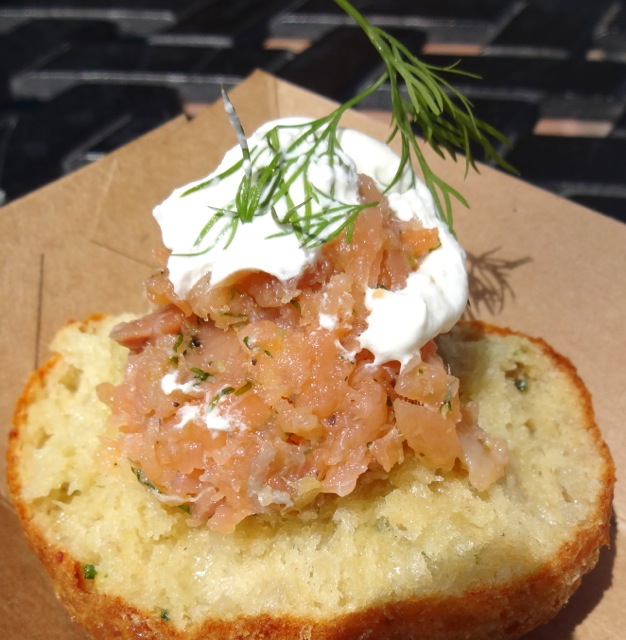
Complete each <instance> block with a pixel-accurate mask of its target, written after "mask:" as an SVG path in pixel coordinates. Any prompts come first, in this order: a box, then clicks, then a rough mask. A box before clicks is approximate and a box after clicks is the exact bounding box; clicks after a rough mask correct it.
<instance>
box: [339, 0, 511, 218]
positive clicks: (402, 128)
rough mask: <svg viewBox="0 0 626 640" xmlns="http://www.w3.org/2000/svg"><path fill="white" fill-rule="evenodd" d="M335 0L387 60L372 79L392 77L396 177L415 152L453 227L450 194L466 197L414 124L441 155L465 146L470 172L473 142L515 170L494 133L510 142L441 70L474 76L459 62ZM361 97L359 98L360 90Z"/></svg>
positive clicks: (453, 153)
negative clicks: (416, 49) (422, 50)
mask: <svg viewBox="0 0 626 640" xmlns="http://www.w3.org/2000/svg"><path fill="white" fill-rule="evenodd" d="M334 1H335V4H337V5H338V6H339V7H340V8H341V9H342V10H343V11H344V12H345V13H347V14H348V15H349V16H350V17H351V18H352V19H353V20H354V21H355V22H356V23H357V25H358V26H359V27H361V29H362V30H363V32H364V33H365V35H366V36H367V37H368V39H369V41H370V42H371V43H372V45H373V46H374V47H375V48H376V50H377V51H378V53H379V54H380V57H381V58H382V60H383V62H384V65H385V72H384V73H383V75H382V76H381V77H380V78H379V79H378V81H377V82H376V83H374V84H375V85H378V86H380V85H382V84H383V83H385V82H388V83H389V87H390V96H391V126H392V132H391V135H390V136H389V139H388V141H391V140H392V139H393V138H394V137H395V136H396V135H398V134H399V135H400V138H401V144H402V151H401V162H400V166H399V167H398V172H397V174H396V177H395V181H397V180H398V179H399V178H400V176H401V174H402V172H403V171H404V169H405V168H406V166H407V165H410V166H411V167H412V166H413V163H412V153H413V154H414V155H415V158H416V159H417V162H418V165H419V167H420V170H421V173H422V176H423V179H424V182H425V184H426V186H427V187H428V189H429V191H430V192H431V194H432V196H433V199H434V201H435V204H436V206H437V210H438V212H439V214H440V215H441V217H442V218H443V219H444V221H445V222H446V223H447V225H448V227H449V228H450V229H451V230H453V220H452V198H454V199H456V200H458V201H459V202H460V203H461V204H463V205H464V206H466V207H467V206H468V203H467V201H466V200H465V198H464V197H463V196H462V195H461V194H460V193H459V192H458V191H457V190H456V189H454V188H453V187H452V186H451V185H449V184H448V183H446V182H445V180H443V179H442V178H441V177H439V176H437V175H436V174H435V173H434V172H433V171H432V170H431V168H430V166H429V164H428V162H427V160H426V158H425V156H424V154H423V152H422V149H421V147H420V144H419V143H418V141H417V139H416V137H415V128H417V129H419V131H420V132H421V136H422V138H423V139H424V141H425V142H426V143H427V144H428V145H430V147H431V148H432V149H433V150H434V151H435V152H436V153H437V154H438V155H439V156H440V157H445V153H444V152H447V153H448V154H449V155H450V157H451V158H452V159H453V160H456V153H457V151H461V152H462V153H463V154H464V155H465V162H466V173H467V172H468V171H469V169H470V168H472V169H474V170H475V171H477V170H478V169H477V166H476V162H475V160H474V155H473V152H472V147H471V144H472V142H476V143H478V144H479V145H480V146H481V147H482V150H483V153H484V156H485V159H486V160H493V161H495V162H496V163H497V164H498V165H500V166H501V167H503V168H504V169H506V170H508V171H511V172H515V169H514V168H513V167H512V166H511V165H510V164H509V163H507V162H506V160H504V158H502V157H501V155H500V154H499V153H498V151H497V150H496V149H495V148H494V146H493V144H492V142H491V139H490V138H493V139H495V140H497V141H499V142H502V143H504V144H507V143H508V141H507V138H506V136H504V135H503V134H502V133H500V132H499V131H498V130H496V129H495V128H494V127H492V126H491V125H489V124H487V123H486V122H483V121H482V120H479V119H478V118H476V117H475V116H474V114H473V112H472V103H471V102H470V101H469V100H468V99H467V98H466V97H465V96H464V95H463V94H462V93H461V92H459V91H458V90H457V89H455V88H454V87H453V86H452V84H451V83H450V82H448V80H446V79H445V78H444V76H443V74H446V73H448V74H458V75H464V76H469V77H475V76H473V74H470V73H467V72H465V71H462V70H460V69H459V68H458V67H457V65H452V66H449V67H437V66H433V65H429V64H426V63H424V62H422V61H421V60H419V59H418V58H417V57H416V56H415V55H413V54H412V53H411V52H410V51H409V50H408V49H407V47H406V46H404V45H403V44H402V43H401V42H399V41H398V40H397V39H396V38H394V37H393V36H391V35H390V34H388V33H386V32H385V31H384V30H382V29H380V28H378V27H376V26H374V25H372V24H371V23H370V22H369V21H368V20H367V19H366V18H365V17H364V16H363V15H362V14H361V13H359V12H358V11H357V10H356V9H355V8H354V7H353V6H352V4H351V3H350V2H348V1H347V0H334ZM368 94H369V93H368V92H364V93H363V94H361V95H362V96H363V97H365V96H366V95H368ZM404 95H406V96H408V99H407V98H405V97H404ZM361 99H362V98H361ZM357 100H358V101H360V99H359V97H358V96H357ZM457 101H458V104H457Z"/></svg>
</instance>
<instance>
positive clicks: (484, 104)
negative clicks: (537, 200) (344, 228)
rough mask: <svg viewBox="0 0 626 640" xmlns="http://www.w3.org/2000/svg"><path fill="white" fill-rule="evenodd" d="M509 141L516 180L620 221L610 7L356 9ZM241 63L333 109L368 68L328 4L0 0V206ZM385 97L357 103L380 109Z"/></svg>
mask: <svg viewBox="0 0 626 640" xmlns="http://www.w3.org/2000/svg"><path fill="white" fill-rule="evenodd" d="M354 4H355V6H357V8H359V9H360V10H361V11H363V12H364V13H365V14H366V15H367V16H368V17H369V19H370V20H371V21H372V22H374V23H375V24H378V25H380V26H384V27H385V28H386V29H388V30H391V31H392V32H393V33H394V34H395V35H397V37H399V38H400V39H402V40H403V41H404V42H405V43H406V44H407V45H409V46H410V47H411V48H412V49H413V50H414V51H415V52H416V53H419V54H420V56H421V57H422V58H423V59H425V60H426V61H428V62H432V63H434V64H438V65H445V64H448V63H450V62H453V61H457V60H459V59H461V60H462V68H463V69H466V70H468V71H471V72H474V73H476V74H478V75H479V76H481V78H482V79H481V80H480V81H477V80H471V79H461V78H459V80H458V81H457V82H456V83H455V84H456V86H457V87H458V88H460V89H461V90H462V91H463V92H464V93H465V94H466V95H467V96H468V97H470V98H471V99H472V101H473V102H474V104H475V106H476V110H477V113H478V115H479V117H481V118H483V119H485V120H487V121H489V122H490V123H492V124H494V125H495V126H496V127H497V128H499V129H500V130H502V131H503V132H504V133H506V134H507V136H508V137H509V138H510V140H511V141H512V143H513V145H512V148H511V149H509V150H506V155H507V157H508V159H509V160H510V161H511V163H512V164H514V165H515V166H516V167H517V168H518V169H519V170H520V172H521V175H522V178H523V179H525V180H527V181H529V182H532V183H534V184H537V185H539V186H541V187H544V188H546V189H549V190H552V191H554V192H556V193H559V194H560V195H563V196H565V197H567V198H571V199H572V200H575V201H578V202H580V203H582V204H585V205H586V206H589V207H591V208H593V209H596V210H597V211H599V212H601V213H604V214H606V215H610V216H613V217H615V218H617V219H619V220H622V221H624V222H626V0H593V2H590V1H589V0H472V2H468V0H360V1H359V0H357V1H355V2H354ZM254 68H261V69H265V70H266V71H269V72H271V73H273V74H275V75H277V76H278V77H281V78H284V79H287V80H290V81H292V82H295V83H297V84H299V85H301V86H303V87H306V88H309V89H312V90H314V91H316V92H319V93H322V94H324V95H327V96H329V97H330V98H333V99H336V100H343V99H345V98H347V97H349V96H350V95H352V94H353V93H354V92H355V91H358V90H359V89H360V88H363V87H364V86H365V84H366V83H368V82H369V81H370V80H371V79H372V78H373V77H375V76H376V75H377V74H378V73H379V72H380V63H379V60H378V58H377V56H376V54H375V52H374V51H373V50H372V49H371V47H370V45H369V44H368V43H367V42H366V40H365V38H364V36H363V35H362V34H361V33H360V31H359V30H358V28H356V27H354V26H352V25H351V23H350V20H349V19H348V18H347V17H346V16H345V15H344V14H342V12H341V11H340V10H339V9H338V8H337V7H336V6H335V5H334V3H333V2H332V0H228V1H225V0H176V1H174V0H171V1H166V0H107V1H106V2H104V1H103V0H66V1H60V0H59V1H55V0H53V1H52V2H49V1H47V0H39V1H34V0H31V1H28V0H13V1H11V0H0V202H3V201H4V202H9V201H11V200H13V199H15V198H17V197H19V196H21V195H24V194H26V193H28V192H29V191H31V190H33V189H36V188H37V187H39V186H42V185H44V184H46V183H47V182H49V181H50V180H53V179H55V178H56V177H59V176H61V175H63V174H65V173H67V172H69V171H72V170H74V169H76V168H78V167H80V166H83V165H85V164H87V163H89V162H91V161H93V160H94V159H97V158H99V157H101V156H102V155H104V154H106V153H107V152H109V151H110V150H112V149H115V148H117V147H118V146H120V145H122V144H124V143H126V142H129V141H130V140H132V139H133V138H135V137H137V136H138V135H140V134H142V133H144V132H146V131H148V130H150V129H152V128H154V127H156V126H158V125H159V124H161V123H163V122H165V121H167V120H168V119H170V118H171V117H173V116H175V115H178V114H180V113H183V112H184V113H187V114H189V115H190V116H193V114H195V113H197V112H198V110H199V109H201V108H202V105H204V104H206V103H208V102H212V101H213V100H215V99H216V98H217V97H218V96H219V86H220V84H224V85H225V86H226V87H227V88H228V87H233V86H235V85H237V84H238V83H239V82H241V80H243V79H244V78H245V77H246V76H247V75H248V74H249V73H250V72H251V71H252V70H253V69H254ZM385 93H386V89H385V87H382V88H381V90H380V91H379V92H378V93H377V94H375V95H374V96H372V97H371V98H370V99H369V100H368V101H367V103H364V104H362V105H361V106H360V108H361V109H364V110H371V111H373V112H378V111H385V110H386V109H388V101H387V96H386V95H385Z"/></svg>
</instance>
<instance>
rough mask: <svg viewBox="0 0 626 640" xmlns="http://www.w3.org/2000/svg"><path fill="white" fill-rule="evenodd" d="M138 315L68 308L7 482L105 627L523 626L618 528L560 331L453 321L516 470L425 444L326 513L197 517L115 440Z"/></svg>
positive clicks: (447, 341) (39, 547)
mask: <svg viewBox="0 0 626 640" xmlns="http://www.w3.org/2000/svg"><path fill="white" fill-rule="evenodd" d="M119 320H120V318H112V317H92V318H89V319H88V320H86V321H84V322H77V323H73V324H70V325H68V326H66V327H65V328H64V329H62V330H61V331H60V333H59V334H58V336H57V337H56V339H55V341H54V344H53V350H54V351H55V352H56V355H54V356H53V357H52V359H51V360H50V361H49V362H48V363H47V364H45V365H44V366H43V367H42V368H41V369H40V370H39V371H37V372H36V373H35V374H33V376H32V377H31V379H30V381H29V382H28V384H27V386H26V388H25V390H24V392H23V395H22V397H21V398H20V400H19V402H18V405H17V409H16V412H15V418H14V428H13V430H12V432H11V436H10V445H9V453H8V463H9V471H8V481H9V486H10V490H11V493H12V496H13V500H14V503H15V507H16V509H17V511H18V514H19V516H20V518H21V521H22V523H23V525H24V529H25V531H26V534H27V537H28V539H29V541H30V543H31V544H32V546H33V548H34V549H35V551H36V552H37V554H38V555H39V556H40V558H41V560H42V562H43V564H44V565H45V567H46V569H47V571H48V573H49V575H50V577H51V579H52V583H53V585H54V588H55V589H56V591H57V593H58V595H59V597H60V599H61V600H62V601H63V602H64V603H65V605H66V606H67V608H68V610H69V612H70V614H71V615H72V616H73V617H74V619H75V620H76V622H78V623H79V624H81V625H82V626H83V627H84V628H85V629H87V631H89V632H90V633H91V634H92V635H93V636H94V637H95V638H102V639H105V638H106V639H107V640H108V639H110V638H143V639H157V638H159V639H164V638H167V639H170V638H180V639H185V640H192V639H193V640H200V639H201V638H202V639H203V640H206V639H210V638H219V639H228V640H234V639H235V638H248V639H251V640H252V639H260V638H272V639H277V640H282V639H287V638H289V639H294V640H295V639H298V640H305V639H331V638H332V639H333V640H341V639H348V638H376V639H378V638H398V639H400V638H402V639H403V640H407V639H411V638H429V639H430V640H438V639H449V638H467V639H474V638H476V639H478V638H489V639H490V640H494V639H497V638H517V637H519V636H521V635H523V634H524V633H526V632H528V631H529V630H531V629H532V628H534V627H535V626H537V625H539V624H541V623H543V622H544V621H546V620H548V619H549V618H551V617H552V616H554V615H555V614H556V612H557V611H558V610H559V609H560V607H561V606H562V605H563V604H564V603H565V602H566V601H567V599H568V598H569V597H570V596H571V594H572V593H573V592H574V591H575V589H576V588H577V586H578V584H579V582H580V580H581V577H582V575H583V574H584V573H585V572H586V571H588V570H589V569H591V568H592V567H593V566H594V564H595V563H596V561H597V559H598V554H599V551H600V548H601V547H602V545H604V544H607V542H608V531H609V519H610V514H611V502H612V494H613V485H614V481H615V472H614V466H613V462H612V460H611V456H610V453H609V451H608V448H607V446H606V444H605V443H604V441H603V440H602V438H601V435H600V432H599V430H598V427H597V425H596V423H595V421H594V416H593V411H592V406H591V400H590V396H589V393H588V392H587V390H586V389H585V387H584V386H583V384H582V382H581V381H580V379H579V378H578V376H577V374H576V372H575V370H574V368H573V366H572V365H571V364H570V363H569V362H568V361H567V360H566V359H564V358H563V357H561V356H559V355H557V354H556V353H555V352H554V351H553V350H552V349H551V348H550V347H548V346H547V345H546V344H545V343H544V342H542V341H540V340H536V339H530V338H528V337H525V336H523V335H520V334H517V333H514V332H512V331H509V330H501V329H496V328H494V327H490V326H486V325H483V324H478V323H468V324H460V325H459V326H457V327H456V328H455V329H454V330H453V331H452V332H451V333H450V334H447V335H445V336H442V337H441V338H440V339H439V347H440V350H441V351H442V353H443V354H444V358H445V359H446V360H447V361H448V362H449V364H450V367H451V369H452V372H453V373H454V374H455V375H457V376H458V377H459V378H460V379H461V385H462V386H461V389H462V395H463V396H464V397H465V398H472V399H475V400H476V401H478V403H479V405H480V422H481V425H482V426H483V428H485V429H486V430H487V431H488V432H489V433H491V434H494V435H497V436H502V437H504V438H506V440H507V442H508V444H509V448H510V454H511V461H510V464H509V467H508V470H507V473H506V476H505V477H504V478H503V479H502V480H500V481H498V482H497V483H495V484H494V485H492V486H491V487H490V488H489V489H488V490H487V491H484V492H482V493H478V492H477V491H476V490H474V489H473V488H472V487H471V485H470V484H469V482H468V479H467V474H466V472H465V471H463V470H461V469H455V470H453V471H452V472H450V473H449V474H446V475H437V474H436V473H434V472H432V471H430V470H428V469H426V468H425V467H423V466H422V465H420V463H419V461H417V460H415V459H412V458H408V459H407V460H405V462H404V463H403V464H402V465H401V466H399V467H397V468H396V469H394V470H393V471H392V472H391V474H390V475H389V476H388V477H387V476H384V475H382V474H381V475H379V474H377V473H375V472H369V473H368V474H366V476H365V477H364V479H362V480H363V481H360V483H359V485H358V487H357V489H356V491H355V492H353V493H352V494H350V495H349V496H347V497H344V498H336V499H330V498H329V499H325V500H323V501H322V502H321V503H320V504H319V505H317V509H316V510H315V511H313V510H309V511H307V512H305V513H304V514H303V515H300V516H296V515H294V516H289V517H282V518H276V519H271V518H269V517H250V518H248V519H246V520H245V521H244V522H243V523H241V524H240V525H239V526H238V527H237V529H236V531H235V533H233V534H222V533H218V532H215V531H210V530H209V529H208V528H206V527H198V528H191V527H189V526H188V525H187V524H186V522H185V515H186V514H185V513H184V512H183V511H182V510H181V509H179V508H176V507H170V506H167V505H165V504H163V503H162V502H160V501H159V500H158V499H156V497H155V496H154V495H153V494H152V493H151V492H150V491H149V490H147V489H146V487H145V486H142V484H141V482H139V481H138V478H137V476H136V475H135V474H134V472H133V470H132V469H131V468H130V465H129V464H128V463H127V462H125V461H124V460H120V459H116V458H115V457H114V456H113V454H112V453H111V451H110V450H108V449H107V446H106V441H107V438H109V437H111V436H112V435H113V434H111V433H110V432H109V430H110V427H109V426H108V423H107V415H108V413H107V412H108V409H107V408H106V406H105V405H104V404H102V403H101V402H100V401H99V400H98V396H97V387H98V385H99V384H100V383H102V382H105V381H111V382H114V383H115V382H118V381H120V380H121V377H122V374H123V367H124V362H125V351H124V349H123V348H122V347H120V346H119V345H117V344H116V343H114V342H112V341H111V340H110V339H109V338H108V334H109V332H110V330H111V328H112V327H113V326H114V325H115V324H116V323H117V322H118V321H119Z"/></svg>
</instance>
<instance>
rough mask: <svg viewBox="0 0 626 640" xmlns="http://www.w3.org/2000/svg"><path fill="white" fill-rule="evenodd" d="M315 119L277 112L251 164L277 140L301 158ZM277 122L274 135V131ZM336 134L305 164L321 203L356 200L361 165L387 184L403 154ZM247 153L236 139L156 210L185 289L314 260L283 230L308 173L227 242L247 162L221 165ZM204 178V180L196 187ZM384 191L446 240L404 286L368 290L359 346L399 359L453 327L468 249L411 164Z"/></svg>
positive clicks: (406, 215)
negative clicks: (213, 165)
mask: <svg viewBox="0 0 626 640" xmlns="http://www.w3.org/2000/svg"><path fill="white" fill-rule="evenodd" d="M309 122H310V120H308V119H303V118H286V119H281V120H275V121H272V122H269V123H267V124H265V125H263V126H262V127H261V128H260V129H258V130H257V131H256V132H255V133H253V134H252V136H250V138H249V139H248V145H249V149H250V154H251V157H252V160H253V161H252V170H253V171H255V170H259V168H262V167H264V166H267V164H269V162H271V159H272V158H273V157H274V156H275V153H276V147H275V146H274V148H272V146H273V145H276V143H278V148H279V149H280V150H281V152H282V153H283V154H284V156H285V158H288V159H289V160H293V161H294V162H293V164H292V165H291V166H292V167H293V168H295V167H297V166H298V163H299V162H301V161H302V159H303V158H304V157H305V155H306V154H310V151H311V149H312V146H313V144H314V139H313V137H312V136H308V137H306V138H305V139H303V140H302V141H300V142H299V143H297V144H296V141H297V140H298V139H299V138H300V137H301V136H302V133H303V128H302V127H303V126H305V125H306V124H308V123H309ZM274 130H275V131H276V132H277V136H269V135H268V133H269V132H270V131H274ZM338 138H339V142H340V145H341V148H340V149H339V148H335V149H334V150H333V153H332V161H330V157H331V154H330V153H329V148H328V144H327V143H326V142H323V143H321V144H318V147H317V148H316V149H315V152H314V153H313V154H312V156H311V161H310V164H309V167H308V171H307V180H308V183H309V185H312V186H313V187H314V189H315V191H316V193H317V194H318V195H317V197H318V202H317V204H316V206H317V207H319V208H324V207H326V208H329V207H333V206H335V205H336V204H337V203H341V204H343V205H354V204H358V203H359V174H360V173H363V174H366V175H368V176H370V177H372V178H373V179H374V181H375V182H376V184H377V186H378V188H379V189H380V190H381V191H384V190H385V189H387V187H388V185H389V184H390V183H391V182H392V180H393V177H394V176H395V174H396V170H397V167H398V165H399V163H400V158H399V157H398V155H397V154H396V153H394V152H393V151H392V150H391V149H390V148H389V147H388V146H387V145H385V144H383V143H381V142H379V141H378V140H375V139H373V138H371V137H369V136H366V135H364V134H362V133H360V132H357V131H354V130H350V129H342V130H340V131H339V133H338ZM241 159H242V151H241V148H240V147H239V146H237V147H234V148H233V149H231V150H230V151H228V152H227V153H226V155H225V156H224V159H223V160H222V162H221V163H220V165H219V166H218V167H217V169H216V170H215V171H214V172H213V173H211V174H210V175H209V176H207V177H206V178H203V179H201V180H198V181H196V182H192V183H190V184H188V185H186V186H184V187H181V188H178V189H176V190H175V191H174V192H173V193H172V195H171V196H170V197H169V198H167V199H166V200H165V201H164V202H163V203H162V204H160V205H158V206H157V207H156V208H155V210H154V216H155V218H156V220H157V222H158V223H159V226H160V227H161V233H162V235H163V242H164V244H165V246H166V247H167V248H168V249H170V250H171V255H170V257H169V259H168V263H167V266H168V270H169V277H170V280H171V281H172V284H173V286H174V291H175V292H176V294H177V295H178V296H179V297H181V298H184V297H185V296H186V295H187V294H188V293H189V291H190V290H191V288H192V287H193V286H194V285H195V284H196V283H197V282H198V281H199V280H200V279H201V278H205V277H208V278H209V279H210V280H209V284H210V285H211V286H215V285H218V284H220V283H223V284H226V283H228V281H230V280H231V279H233V278H234V277H235V276H236V275H237V274H241V273H244V272H248V271H263V272H266V273H269V274H271V275H273V276H275V277H277V278H279V279H281V280H289V279H291V278H297V277H299V276H300V275H301V274H302V273H304V271H305V270H306V269H307V268H308V267H310V266H311V265H313V264H314V263H315V261H316V260H317V257H318V251H319V249H318V248H316V247H303V246H302V243H301V241H300V239H299V238H298V237H297V236H296V235H295V234H294V233H292V232H289V233H285V227H284V226H283V225H281V224H280V220H281V219H283V218H284V216H285V215H286V213H287V212H288V210H289V209H290V207H293V205H294V204H295V205H299V204H301V203H303V202H305V200H306V199H307V198H308V197H309V196H310V186H307V184H306V183H305V180H304V178H303V177H302V176H299V177H296V178H295V179H294V180H293V182H292V183H291V185H290V188H289V192H288V193H289V197H288V198H287V197H284V198H282V199H281V200H280V201H279V202H277V203H276V206H275V209H274V215H271V214H265V215H258V216H254V217H253V219H252V221H251V222H247V223H240V224H238V226H237V229H236V233H235V234H234V235H233V236H232V239H231V240H230V242H229V243H227V242H226V239H225V236H226V232H225V231H224V229H225V226H224V225H225V224H226V223H227V222H228V220H229V219H230V218H229V217H228V211H229V210H232V207H233V202H234V200H235V197H236V195H237V190H238V189H239V186H240V184H241V181H242V178H243V176H244V168H245V165H244V164H243V163H242V166H241V167H240V168H239V169H237V170H236V171H234V172H232V173H228V174H227V175H223V176H222V174H224V172H227V171H228V169H230V168H231V167H233V165H235V164H236V163H237V162H239V161H240V160H241ZM292 170H293V169H292ZM219 176H222V177H219ZM202 184H204V185H205V186H203V187H202V188H198V189H195V190H194V187H198V186H199V185H202ZM386 195H387V199H388V202H389V205H390V207H391V209H392V210H393V211H394V213H395V215H397V216H398V218H400V219H402V220H410V219H412V218H418V219H419V220H420V221H421V222H422V224H423V225H424V227H426V228H433V227H436V228H437V229H438V232H439V239H440V241H441V245H440V246H439V247H438V248H437V249H435V250H433V251H431V252H430V253H429V254H428V255H427V256H426V257H425V258H424V260H423V261H422V263H421V265H420V267H419V269H417V270H416V271H414V272H412V273H411V274H410V275H409V277H408V279H407V283H406V286H405V287H404V288H403V289H401V290H399V291H387V290H384V289H369V290H367V291H366V306H367V309H368V311H369V315H368V319H367V322H368V326H367V328H366V329H365V331H363V333H362V334H361V336H360V344H361V347H362V348H365V349H368V350H369V351H371V352H372V353H373V354H374V357H375V362H376V363H382V362H387V361H391V360H398V361H400V363H401V364H405V363H406V362H408V360H409V359H410V358H411V357H412V355H413V354H414V353H415V351H416V349H419V348H420V347H421V346H423V345H424V344H425V343H426V342H428V341H429V340H431V339H432V338H434V337H435V336H437V335H438V334H440V333H443V332H446V331H448V330H450V329H451V328H452V326H453V325H454V324H455V323H456V322H457V320H458V319H459V318H460V316H461V314H462V313H463V310H464V309H465V305H466V303H467V297H468V283H467V271H466V267H465V253H464V251H463V249H462V247H461V246H460V245H459V243H458V242H457V240H456V238H455V237H454V235H453V234H452V233H451V232H450V230H449V229H448V226H447V225H446V224H445V222H443V221H442V220H441V218H440V217H439V216H438V215H437V212H436V209H435V205H434V202H433V199H432V196H431V194H430V192H429V191H428V189H427V188H426V186H425V185H424V183H423V182H421V181H420V180H419V179H418V178H417V177H416V176H414V175H413V174H412V172H410V171H405V173H404V174H403V176H402V178H401V179H400V180H399V181H397V182H396V183H395V184H394V185H393V186H392V187H391V189H390V190H389V191H388V192H387V194H386ZM217 211H224V212H225V215H224V216H223V217H222V218H220V219H219V220H218V221H217V222H216V223H215V224H213V225H212V226H210V228H207V222H208V221H209V220H210V219H211V217H212V215H214V214H215V212H217ZM330 231H332V227H331V228H330ZM220 233H222V235H221V236H220ZM199 238H200V240H198V239H199Z"/></svg>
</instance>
